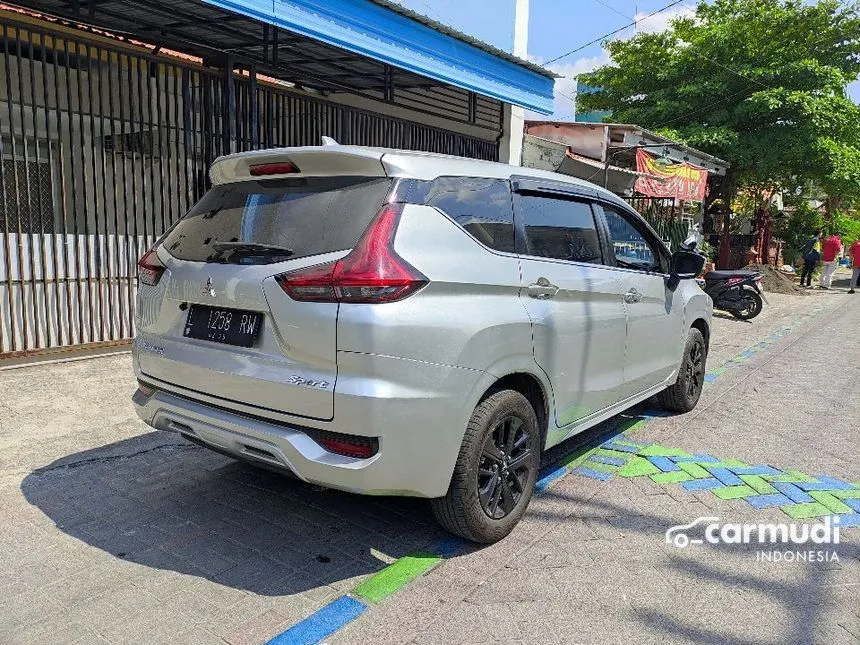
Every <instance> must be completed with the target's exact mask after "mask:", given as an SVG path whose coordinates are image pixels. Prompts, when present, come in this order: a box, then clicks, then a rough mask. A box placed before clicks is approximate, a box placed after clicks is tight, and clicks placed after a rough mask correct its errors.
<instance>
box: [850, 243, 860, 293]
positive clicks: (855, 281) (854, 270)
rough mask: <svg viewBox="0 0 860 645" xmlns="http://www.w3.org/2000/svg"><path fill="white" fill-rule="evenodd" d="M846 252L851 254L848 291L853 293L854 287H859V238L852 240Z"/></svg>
mask: <svg viewBox="0 0 860 645" xmlns="http://www.w3.org/2000/svg"><path fill="white" fill-rule="evenodd" d="M848 254H849V255H850V256H851V288H850V289H849V290H848V293H854V287H860V239H857V240H854V244H852V245H851V248H850V249H848Z"/></svg>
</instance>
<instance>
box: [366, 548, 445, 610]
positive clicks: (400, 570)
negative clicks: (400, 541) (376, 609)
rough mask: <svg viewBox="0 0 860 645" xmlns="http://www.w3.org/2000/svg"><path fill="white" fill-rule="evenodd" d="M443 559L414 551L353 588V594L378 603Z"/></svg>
mask: <svg viewBox="0 0 860 645" xmlns="http://www.w3.org/2000/svg"><path fill="white" fill-rule="evenodd" d="M441 561H442V558H440V557H439V556H436V555H431V554H429V553H412V554H410V555H406V556H403V557H402V558H400V559H399V560H397V561H396V562H392V563H391V564H389V565H388V566H387V567H385V568H384V569H383V570H382V571H380V572H378V573H375V574H373V575H372V576H370V577H369V578H368V579H367V580H365V581H364V582H362V583H361V584H360V585H358V586H357V587H356V588H355V589H353V591H352V594H353V595H354V596H358V597H359V598H364V599H365V600H369V601H370V602H373V603H378V602H381V601H382V600H384V599H385V598H387V597H388V596H390V595H391V594H393V593H394V592H395V591H397V590H398V589H400V588H401V587H403V586H404V585H406V584H408V583H410V582H412V581H413V580H415V578H417V577H418V576H420V575H422V574H424V573H426V572H428V571H429V570H430V569H432V568H433V567H435V566H436V565H437V564H439V563H440V562H441Z"/></svg>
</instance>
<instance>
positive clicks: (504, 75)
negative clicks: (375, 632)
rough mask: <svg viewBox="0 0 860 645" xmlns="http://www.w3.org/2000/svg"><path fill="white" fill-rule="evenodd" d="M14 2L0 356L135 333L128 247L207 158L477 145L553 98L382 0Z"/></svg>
mask: <svg viewBox="0 0 860 645" xmlns="http://www.w3.org/2000/svg"><path fill="white" fill-rule="evenodd" d="M24 4H25V5H26V6H25V7H11V6H6V5H0V179H2V181H0V359H2V358H10V357H16V356H20V355H21V354H28V353H33V352H44V351H45V350H52V349H55V348H68V347H81V346H93V345H97V346H100V345H109V344H113V343H122V342H125V341H127V340H128V339H130V338H131V337H133V335H134V323H133V320H134V311H133V309H134V293H135V282H136V261H137V259H138V257H139V256H140V255H141V254H142V253H143V252H145V250H146V249H147V248H149V246H150V245H151V244H152V243H153V242H154V241H155V240H156V239H157V238H158V237H159V236H160V235H161V234H162V233H163V232H164V231H165V230H166V229H167V227H169V226H170V225H171V224H172V223H173V222H174V221H176V220H177V219H178V218H179V217H181V216H182V214H183V213H184V212H185V211H186V210H187V209H188V208H189V207H190V206H191V205H192V204H193V203H194V202H195V201H196V200H197V199H198V198H199V196H200V195H201V194H202V193H203V192H204V191H205V190H206V189H207V188H208V183H209V179H208V168H209V166H210V164H211V163H212V161H213V160H214V159H215V158H216V157H218V156H219V155H222V154H228V153H230V152H236V151H241V150H250V149H256V148H266V147H281V146H296V145H317V144H319V143H320V140H321V137H322V136H329V137H332V138H334V139H336V140H337V141H339V142H340V143H345V144H358V145H371V146H381V147H391V148H407V149H416V150H427V151H431V152H439V153H445V154H454V155H459V156H467V157H474V158H480V159H492V160H495V159H498V158H499V141H500V140H501V139H502V138H503V137H504V135H505V133H506V130H505V128H506V118H505V115H506V113H507V114H509V113H510V107H511V105H514V104H521V105H523V106H525V107H530V108H531V109H543V110H544V111H546V110H548V109H550V108H551V97H552V82H553V76H552V74H551V73H549V72H545V71H543V70H540V69H539V68H536V67H535V66H534V65H531V64H529V63H526V62H524V61H518V60H516V59H514V58H513V57H510V56H508V55H506V54H504V53H503V52H496V51H494V50H492V49H491V48H488V47H486V46H482V45H480V43H475V42H473V41H470V40H469V39H468V38H466V37H465V36H462V35H461V34H456V33H455V32H451V31H450V30H444V29H443V28H442V27H441V26H439V25H436V24H434V23H432V22H431V21H429V20H427V19H424V18H423V17H420V16H416V15H414V14H411V13H410V12H406V11H404V10H400V9H398V8H397V6H396V5H395V6H393V7H392V6H389V4H388V3H387V2H384V1H382V0H380V1H379V2H372V1H371V0H365V1H364V2H326V3H321V2H320V3H313V2H307V1H305V2H293V3H287V2H279V3H278V4H280V5H282V6H281V7H280V8H281V13H279V14H276V13H275V12H273V13H272V15H268V14H266V13H265V12H263V15H260V11H259V7H257V8H256V9H255V5H257V4H260V5H261V6H266V7H268V6H269V4H270V3H268V4H267V3H262V4H261V3H255V2H250V1H249V2H231V3H229V5H230V7H229V8H227V7H226V5H227V4H228V3H218V2H205V3H204V2H196V1H192V0H181V1H179V2H175V3H173V2H172V3H158V2H149V0H142V1H138V0H135V1H134V2H122V1H120V0H115V1H110V2H109V1H104V2H89V3H65V2H26V3H24ZM221 4H224V5H225V6H224V7H221V6H219V5H221ZM315 4H316V5H318V6H317V7H313V6H312V5H315ZM81 5H83V7H82V6H81ZM288 5H295V6H288ZM335 5H341V7H340V11H339V12H338V7H337V6H335ZM271 6H273V7H274V6H275V5H271ZM320 7H323V8H325V10H327V11H334V12H335V13H336V16H337V17H339V20H340V22H338V21H337V20H335V19H334V18H332V20H329V21H327V22H325V23H320V24H312V21H311V20H310V18H308V15H307V14H313V12H312V11H310V10H311V9H314V8H316V9H319V8H320ZM302 9H304V10H306V11H305V14H302V13H301V11H300V10H302ZM158 11H161V12H162V13H161V14H158ZM350 11H352V13H349V12H350ZM361 12H364V13H361ZM313 15H316V14H313ZM284 16H288V17H289V20H288V19H287V18H285V17H284ZM371 19H372V20H371ZM398 38H399V39H400V41H398ZM419 38H423V39H424V40H423V41H421V42H419V41H417V40H416V39H419ZM403 39H406V40H405V41H404V40H403ZM346 40H348V41H349V42H348V43H347V42H345V41H346ZM406 41H409V42H412V43H413V47H411V48H410V47H409V46H408V43H407V42H406ZM398 43H399V44H398ZM422 45H424V46H422ZM428 45H429V46H430V47H433V48H436V50H438V51H440V52H443V53H444V55H442V54H439V55H428V54H427V51H428V50H427V47H426V46H428ZM429 51H431V52H432V51H434V50H433V49H431V50H429ZM477 69H482V70H484V71H483V72H482V73H480V74H479V73H477V72H476V71H475V70H477ZM482 92H483V93H482Z"/></svg>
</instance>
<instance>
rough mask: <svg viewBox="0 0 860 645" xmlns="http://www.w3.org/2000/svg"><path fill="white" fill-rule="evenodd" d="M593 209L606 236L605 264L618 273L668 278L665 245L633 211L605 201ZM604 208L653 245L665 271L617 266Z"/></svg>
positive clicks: (667, 256)
mask: <svg viewBox="0 0 860 645" xmlns="http://www.w3.org/2000/svg"><path fill="white" fill-rule="evenodd" d="M595 207H597V209H598V210H599V220H600V226H601V228H603V234H604V235H605V236H606V249H607V252H606V253H605V254H604V255H605V257H606V258H607V259H608V260H609V262H608V263H607V264H608V265H609V266H612V267H613V268H615V269H617V270H618V271H630V272H633V273H638V274H645V275H656V276H660V277H663V278H665V277H668V276H669V265H670V253H669V251H668V249H667V248H666V245H665V244H663V241H662V240H661V239H660V237H659V236H658V235H657V234H656V233H655V232H654V230H653V229H652V228H651V226H650V225H649V224H648V222H647V221H646V220H645V218H644V217H642V216H641V215H640V214H639V213H637V212H636V211H635V210H632V209H630V208H629V207H628V206H627V205H626V204H625V205H624V206H623V207H622V206H621V205H620V204H616V203H613V202H609V201H606V200H598V201H597V202H596V203H595ZM606 208H611V209H613V210H615V211H616V212H617V213H618V214H619V215H620V216H621V217H623V218H624V220H625V221H626V222H627V223H628V224H630V225H631V226H632V227H633V228H634V229H635V230H636V231H637V232H638V233H639V234H640V235H642V237H643V238H644V239H645V241H646V242H648V243H650V244H651V245H654V246H655V248H656V250H657V254H658V255H659V256H660V263H661V265H662V266H663V268H664V269H665V270H664V271H648V270H645V269H631V268H629V267H622V266H618V263H617V262H616V259H615V251H614V250H612V234H611V232H610V230H609V222H608V221H607V220H606V211H605V209H606Z"/></svg>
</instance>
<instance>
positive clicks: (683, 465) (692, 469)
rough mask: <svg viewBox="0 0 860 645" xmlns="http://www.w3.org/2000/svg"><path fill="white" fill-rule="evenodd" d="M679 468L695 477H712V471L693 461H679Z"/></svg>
mask: <svg viewBox="0 0 860 645" xmlns="http://www.w3.org/2000/svg"><path fill="white" fill-rule="evenodd" d="M678 468H680V469H681V470H683V471H684V472H685V473H687V474H688V475H690V476H692V477H693V479H707V478H708V477H712V475H711V473H709V472H708V471H707V470H705V469H704V468H702V467H701V466H700V465H699V464H697V463H694V462H692V461H680V462H678Z"/></svg>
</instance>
